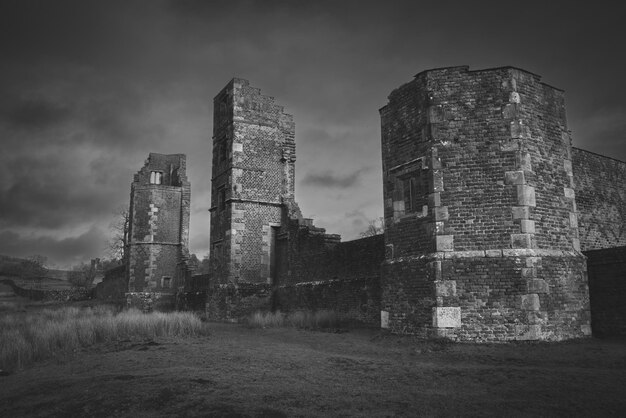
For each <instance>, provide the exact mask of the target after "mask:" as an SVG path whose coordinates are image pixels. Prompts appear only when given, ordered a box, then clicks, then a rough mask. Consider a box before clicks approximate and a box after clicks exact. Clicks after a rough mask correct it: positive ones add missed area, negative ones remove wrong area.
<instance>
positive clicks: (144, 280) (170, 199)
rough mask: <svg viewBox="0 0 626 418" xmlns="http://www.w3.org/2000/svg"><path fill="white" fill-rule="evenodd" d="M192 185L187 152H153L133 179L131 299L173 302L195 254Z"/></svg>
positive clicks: (137, 302) (135, 302)
mask: <svg viewBox="0 0 626 418" xmlns="http://www.w3.org/2000/svg"><path fill="white" fill-rule="evenodd" d="M190 199H191V187H190V184H189V181H188V180H187V173H186V161H185V155H184V154H173V155H163V154H156V153H150V155H149V157H148V159H147V160H146V162H145V165H144V166H143V167H142V168H141V170H139V172H137V174H135V176H134V181H133V183H132V185H131V193H130V211H129V217H130V218H129V234H128V236H129V265H128V292H129V293H128V295H127V296H128V301H129V304H130V305H135V306H140V307H142V308H144V309H151V308H153V307H157V306H153V305H159V304H160V305H172V304H173V296H174V294H175V293H176V291H177V290H178V288H179V287H181V286H183V285H184V277H185V274H186V271H187V261H188V259H189V250H188V244H189V205H190Z"/></svg>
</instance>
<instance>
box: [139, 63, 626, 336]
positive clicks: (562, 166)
mask: <svg viewBox="0 0 626 418" xmlns="http://www.w3.org/2000/svg"><path fill="white" fill-rule="evenodd" d="M380 116H381V134H382V168H383V190H382V196H381V198H382V200H383V202H384V218H385V228H386V229H385V233H384V235H379V236H374V237H369V238H364V239H360V240H354V241H348V242H341V239H340V237H339V236H338V235H335V234H327V233H326V231H325V230H324V229H323V228H318V227H315V226H314V225H313V223H312V221H311V220H310V219H306V218H303V216H302V214H301V212H300V209H299V207H298V205H297V204H296V202H295V200H294V183H295V182H294V176H295V161H296V154H295V125H294V121H293V117H292V116H291V115H289V114H287V113H285V111H284V109H283V107H282V106H280V105H279V104H277V103H276V101H275V100H274V98H272V97H269V96H265V95H263V94H261V92H260V90H259V89H257V88H254V87H252V86H250V84H249V82H248V81H246V80H242V79H233V80H232V81H231V82H230V83H228V84H227V85H226V87H225V88H224V89H223V90H222V91H221V92H220V93H219V94H218V95H217V96H216V97H215V99H214V128H213V165H212V170H213V172H212V179H211V182H212V184H211V205H210V212H211V231H210V246H211V249H210V266H211V273H210V275H208V276H206V277H202V278H200V277H195V278H194V277H192V278H187V280H186V281H185V292H184V294H186V295H191V294H194V295H201V297H197V296H196V297H195V299H194V300H195V302H194V303H195V304H196V309H203V310H204V309H206V312H207V314H208V315H209V317H212V318H216V319H236V318H239V317H242V316H245V315H247V314H249V313H251V312H253V311H255V310H258V309H281V310H282V311H293V310H298V309H310V310H318V309H332V310H334V311H335V312H337V314H338V315H339V316H340V317H341V318H342V319H346V320H353V321H359V322H361V323H365V324H370V325H374V326H381V327H383V328H388V329H390V330H392V331H393V332H397V333H411V334H418V335H424V336H443V337H446V338H450V339H453V340H459V341H463V340H471V341H506V340H520V339H533V340H561V339H568V338H577V337H583V336H587V335H590V333H591V331H592V326H593V329H594V332H603V333H609V334H610V333H626V310H625V309H624V308H623V307H622V306H621V305H622V304H621V303H620V302H619V297H618V296H615V295H619V294H623V292H624V291H625V290H626V280H620V277H623V271H624V269H626V229H625V225H626V196H625V193H624V189H625V188H624V187H623V185H624V182H625V181H626V163H624V162H622V161H618V160H614V159H611V158H608V157H603V156H600V155H597V154H593V153H590V152H587V151H583V150H580V149H576V148H573V147H572V141H571V136H570V132H569V130H568V127H567V121H566V116H565V100H564V94H563V91H562V90H559V89H558V88H555V87H552V86H549V85H547V84H545V83H543V82H541V79H540V77H539V76H537V75H535V74H532V73H530V72H528V71H525V70H521V69H517V68H512V67H503V68H495V69H488V70H479V71H470V70H469V68H468V67H451V68H443V69H434V70H429V71H424V72H422V73H420V74H418V75H417V76H416V77H415V78H414V80H412V81H410V82H408V83H406V84H404V85H402V86H400V87H399V88H397V89H395V90H394V91H393V92H392V93H391V94H390V95H389V100H388V103H387V104H386V105H385V106H384V107H383V108H382V109H380ZM153 155H154V154H151V160H152V158H153V157H152V156H153ZM160 158H165V156H160ZM156 161H157V159H156V157H155V163H154V166H155V167H156V166H159V167H162V165H159V164H157V163H156ZM158 161H161V160H160V159H158ZM183 165H184V160H183ZM161 170H163V169H162V168H161ZM153 171H155V169H154V168H153V163H148V164H147V165H146V167H144V169H142V171H140V173H139V174H138V176H139V177H141V179H142V180H141V181H140V180H139V177H138V178H136V182H135V183H134V184H133V196H135V194H136V193H137V192H138V191H139V190H143V188H144V187H146V188H148V190H155V191H157V190H160V189H159V188H158V186H150V185H149V183H150V182H149V181H148V179H149V176H150V173H151V172H153ZM157 171H158V170H157ZM164 172H167V170H165V171H164ZM183 173H184V170H183ZM168 181H170V180H168ZM184 184H188V183H185V182H184V181H182V182H181V183H180V184H177V185H178V186H179V187H182V188H183V190H184V187H185V186H184ZM172 185H173V184H172ZM151 187H154V189H151ZM172 190H173V189H172ZM187 190H188V189H187ZM144 193H146V192H144ZM146 196H149V197H147V198H145V202H146V203H142V204H144V206H145V207H142V208H141V209H135V210H134V211H133V216H134V217H138V216H148V218H149V217H150V216H152V215H150V214H151V213H153V212H151V211H153V210H154V209H152V208H151V207H150V206H146V205H149V203H153V202H155V200H154V196H153V195H152V194H150V195H146ZM181 196H183V197H182V201H183V202H185V197H184V196H187V200H186V202H187V205H188V194H187V195H185V194H184V192H182V190H181ZM133 199H134V200H135V201H138V200H139V198H138V197H133ZM174 200H175V199H174ZM141 201H142V202H144V200H141ZM148 202H149V203H148ZM182 205H184V203H181V207H182ZM135 206H137V204H136V203H135ZM137 207H138V206H137ZM154 207H155V208H157V207H158V208H159V210H162V209H161V208H162V206H161V205H160V204H159V205H155V206H154ZM172 210H173V211H175V212H176V211H178V212H177V213H183V212H182V211H179V209H178V206H176V207H174V208H172ZM144 212H145V214H147V215H138V214H139V213H141V214H144ZM187 213H188V212H187ZM181 216H182V215H181ZM187 216H188V215H187ZM150 219H151V218H150ZM133 222H138V221H135V220H134V221H133ZM144 222H145V225H148V226H144V227H143V228H144V229H142V230H141V231H142V232H140V233H137V232H133V235H132V238H133V240H134V241H133V243H132V245H133V247H132V248H134V250H133V251H134V253H135V254H136V253H137V251H138V250H139V249H144V248H146V249H147V248H152V247H150V246H149V245H150V244H149V243H150V242H151V240H152V241H155V239H154V238H152V239H150V237H151V233H148V232H146V231H147V229H145V228H148V229H149V228H150V225H152V224H151V223H150V222H151V221H150V220H149V219H147V218H146V220H145V221H144ZM175 224H176V225H183V222H182V219H181V220H178V221H175ZM133 228H135V231H136V230H137V229H140V228H142V227H140V226H137V225H136V224H135V223H133ZM181 231H186V229H185V228H183V227H182V226H181ZM185 234H186V232H184V233H183V232H181V240H180V241H176V242H180V243H183V245H181V246H179V247H176V248H180V249H181V250H182V249H183V248H184V247H185V244H186V235H185ZM159 239H160V238H159ZM159 239H156V241H158V240H159ZM164 241H166V240H164ZM167 241H169V239H168V240H167ZM172 242H175V241H172ZM154 244H155V243H152V245H154ZM157 248H158V249H160V251H164V250H165V248H166V247H164V246H161V247H159V246H157V247H154V251H156V250H157ZM167 248H169V247H167ZM142 251H144V252H145V251H146V250H145V249H144V250H142ZM132 254H133V253H131V255H132ZM146 254H152V253H146ZM163 254H165V252H164V253H163ZM177 254H178V253H177ZM134 257H135V258H134V259H133V260H132V261H131V267H130V268H131V270H130V271H131V272H132V273H131V277H133V279H132V280H133V283H132V284H131V285H130V286H131V290H133V289H134V290H135V291H142V290H145V289H157V290H163V289H164V287H165V286H164V282H163V277H169V276H168V274H169V275H171V277H172V280H175V279H174V278H175V277H177V276H176V274H175V273H173V272H172V273H167V274H166V273H165V270H164V269H163V270H160V268H159V267H157V268H154V271H155V273H154V275H150V272H151V271H153V269H152V266H155V265H156V266H158V265H160V264H159V263H160V261H158V260H159V257H158V256H150V255H146V256H139V255H137V254H136V255H135V256H134ZM142 257H143V258H142ZM151 257H152V258H151ZM183 258H184V257H182V256H181V257H179V258H177V259H176V261H175V262H173V263H172V262H170V261H166V262H165V264H169V265H170V266H172V265H173V264H175V263H176V262H180V261H181V260H182V259H183ZM139 266H143V269H139ZM149 267H150V268H149ZM588 271H589V274H588ZM138 272H140V273H139V274H138ZM133 275H134V276H133ZM620 275H621V276H620ZM159 280H161V282H159ZM177 284H180V283H177ZM132 286H134V287H132ZM590 289H591V293H590ZM590 297H591V303H590ZM181 300H183V305H184V304H185V303H186V305H185V306H187V307H189V301H188V300H187V302H185V298H182V299H181Z"/></svg>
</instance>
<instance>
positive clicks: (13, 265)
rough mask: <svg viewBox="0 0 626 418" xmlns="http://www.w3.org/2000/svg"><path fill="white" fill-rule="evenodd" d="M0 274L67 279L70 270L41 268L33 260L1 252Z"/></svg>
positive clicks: (24, 277)
mask: <svg viewBox="0 0 626 418" xmlns="http://www.w3.org/2000/svg"><path fill="white" fill-rule="evenodd" d="M0 276H11V277H20V278H23V279H26V278H47V279H53V280H67V279H68V276H69V271H67V270H57V269H41V268H39V266H37V265H36V263H33V261H32V260H29V259H26V258H18V257H11V256H8V255H4V254H0Z"/></svg>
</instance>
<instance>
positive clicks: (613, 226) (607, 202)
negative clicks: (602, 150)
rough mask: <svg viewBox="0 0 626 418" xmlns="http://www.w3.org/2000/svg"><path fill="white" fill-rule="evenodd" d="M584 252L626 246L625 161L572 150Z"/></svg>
mask: <svg viewBox="0 0 626 418" xmlns="http://www.w3.org/2000/svg"><path fill="white" fill-rule="evenodd" d="M572 155H573V161H572V162H573V166H574V178H575V180H576V206H577V207H578V213H579V218H578V229H579V230H580V244H581V248H582V249H583V251H585V250H594V249H600V248H609V247H618V246H624V245H626V228H625V227H624V225H626V186H625V185H626V162H623V161H619V160H615V159H613V158H609V157H604V156H602V155H598V154H594V153H592V152H589V151H585V150H581V149H577V148H573V152H572Z"/></svg>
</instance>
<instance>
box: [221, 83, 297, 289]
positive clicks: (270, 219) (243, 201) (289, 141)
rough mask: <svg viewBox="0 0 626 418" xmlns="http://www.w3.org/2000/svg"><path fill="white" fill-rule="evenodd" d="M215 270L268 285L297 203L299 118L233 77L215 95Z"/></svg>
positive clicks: (227, 277) (234, 279)
mask: <svg viewBox="0 0 626 418" xmlns="http://www.w3.org/2000/svg"><path fill="white" fill-rule="evenodd" d="M213 121H214V122H213V166H212V179H211V182H212V183H211V208H210V209H209V210H210V212H211V234H210V266H211V274H212V275H213V277H215V278H216V279H217V280H218V281H219V282H220V283H223V284H226V283H235V284H236V283H240V282H242V283H270V282H271V281H272V279H273V278H274V277H275V276H276V274H277V267H276V266H277V265H278V260H277V254H278V253H279V251H277V249H276V245H277V239H276V238H277V237H276V236H277V235H278V234H279V228H280V226H281V219H282V216H283V215H284V214H285V211H287V212H289V211H297V212H298V213H299V210H298V209H297V205H295V203H294V176H295V159H296V155H295V138H294V136H295V124H294V121H293V116H292V115H289V114H286V113H285V112H284V109H283V107H282V106H280V105H278V104H276V103H275V101H274V98H273V97H269V96H264V95H262V94H261V92H260V90H259V89H258V88H255V87H251V86H250V84H249V82H248V81H247V80H243V79H239V78H235V79H233V80H231V81H230V82H229V83H228V84H227V85H226V87H225V88H224V89H223V90H222V91H221V92H220V93H219V94H218V95H217V96H216V97H215V99H214V114H213Z"/></svg>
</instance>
